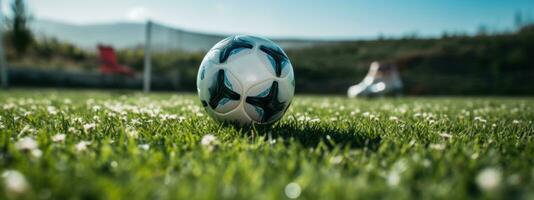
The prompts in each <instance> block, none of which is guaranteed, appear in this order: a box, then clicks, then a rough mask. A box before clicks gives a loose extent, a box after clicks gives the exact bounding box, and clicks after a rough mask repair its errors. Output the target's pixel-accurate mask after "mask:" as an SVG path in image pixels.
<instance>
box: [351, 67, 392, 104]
mask: <svg viewBox="0 0 534 200" xmlns="http://www.w3.org/2000/svg"><path fill="white" fill-rule="evenodd" d="M401 91H402V81H401V78H400V75H399V71H398V70H397V67H396V66H395V65H392V64H382V63H379V62H376V61H375V62H373V63H371V67H370V68H369V72H368V73H367V75H366V76H365V78H364V79H363V81H362V82H360V83H358V84H356V85H353V86H351V87H349V90H348V91H347V94H348V96H349V97H350V98H354V97H361V96H363V97H374V96H386V95H400V94H401Z"/></svg>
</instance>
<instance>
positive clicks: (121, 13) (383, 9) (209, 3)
mask: <svg viewBox="0 0 534 200" xmlns="http://www.w3.org/2000/svg"><path fill="white" fill-rule="evenodd" d="M3 1H4V2H3V3H4V4H5V3H6V1H8V0H3ZM9 1H11V0H9ZM28 2H29V7H30V9H31V11H32V13H33V16H34V17H35V18H46V19H54V20H60V21H66V22H71V23H77V24H91V23H102V22H117V21H144V19H146V18H150V19H152V20H154V21H157V22H161V23H164V24H168V25H172V26H175V27H181V28H185V29H188V30H194V31H201V32H212V33H247V34H258V35H264V36H269V37H306V38H366V37H368V38H372V37H376V36H378V35H384V36H402V35H406V34H410V33H417V34H418V35H422V36H438V35H441V34H442V33H443V31H448V32H468V33H474V32H476V30H477V29H478V28H479V27H480V25H485V26H487V27H489V28H490V29H496V30H504V29H512V28H513V27H514V14H515V13H516V12H517V11H522V12H523V13H530V15H531V16H532V18H534V1H533V0H515V1H514V0H510V1H504V0H503V1H497V0H484V1H483V0H456V1H452V0H450V1H444V0H403V1H401V0H396V1H394V0H373V1H371V0H369V1H363V0H362V1H360V0H329V1H326V0H325V1H319V0H315V1H314V0H308V1H306V0H287V1H284V0H269V1H267V0H266V1H255V0H195V1H185V0H184V1H181V0H28ZM4 7H5V5H4ZM527 15H528V14H527Z"/></svg>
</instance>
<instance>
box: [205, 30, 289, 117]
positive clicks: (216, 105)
mask: <svg viewBox="0 0 534 200" xmlns="http://www.w3.org/2000/svg"><path fill="white" fill-rule="evenodd" d="M197 90H198V95H199V97H200V101H201V103H202V106H203V107H204V108H205V110H206V111H207V113H208V114H209V115H210V116H211V117H213V118H214V119H216V120H217V121H221V122H230V123H237V124H240V125H249V124H252V123H256V124H270V123H273V122H275V121H277V120H279V119H280V118H282V116H283V115H284V113H285V111H286V110H287V108H288V107H289V105H290V103H291V100H292V99H293V95H294V92H295V76H294V74H293V67H292V66H291V62H290V61H289V58H288V57H287V55H286V54H285V53H284V51H283V50H282V48H280V47H279V46H278V45H276V44H275V43H274V42H272V41H270V40H268V39H266V38H262V37H256V36H248V35H238V36H232V37H228V38H226V39H224V40H222V41H220V42H219V43H217V44H215V46H213V47H212V48H211V49H210V50H209V52H208V53H207V54H206V56H205V57H204V59H203V60H202V63H201V64H200V68H199V71H198V75H197Z"/></svg>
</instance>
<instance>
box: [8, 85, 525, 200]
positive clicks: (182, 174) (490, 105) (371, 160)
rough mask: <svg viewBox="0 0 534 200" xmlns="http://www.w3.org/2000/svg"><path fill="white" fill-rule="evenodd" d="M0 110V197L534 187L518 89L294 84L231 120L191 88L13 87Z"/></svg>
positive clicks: (446, 193) (438, 194) (493, 192)
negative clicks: (252, 121)
mask: <svg viewBox="0 0 534 200" xmlns="http://www.w3.org/2000/svg"><path fill="white" fill-rule="evenodd" d="M0 117H1V118H0V172H1V173H2V177H3V178H2V179H3V180H2V182H0V186H2V190H1V192H0V199H5V198H29V199H70V198H80V199H101V198H108V199H125V198H130V199H189V198H194V199H213V198H216V199H284V198H290V197H292V198H294V197H298V198H301V199H355V198H371V199H377V198H390V199H413V198H446V199H466V198H512V199H513V198H525V199H532V198H534V167H533V166H534V157H533V156H534V138H533V137H534V122H533V120H534V99H531V98H400V99H370V100H349V99H346V98H343V97H317V96H297V97H296V98H295V99H294V101H293V104H292V106H291V108H290V109H289V111H288V113H286V115H285V116H284V118H283V119H282V120H281V121H280V122H278V123H276V124H274V125H272V126H270V127H252V128H246V129H242V128H238V127H233V126H224V125H221V124H219V123H216V122H214V121H213V120H211V119H209V117H208V116H207V114H206V113H205V112H204V111H203V109H202V108H201V107H200V102H199V101H198V99H197V96H196V95H193V94H151V95H144V94H139V93H117V92H97V91H85V92H74V91H40V92H39V91H24V90H14V91H9V92H5V91H2V92H1V93H0ZM206 135H213V136H214V137H211V136H206Z"/></svg>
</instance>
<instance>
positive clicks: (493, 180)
mask: <svg viewBox="0 0 534 200" xmlns="http://www.w3.org/2000/svg"><path fill="white" fill-rule="evenodd" d="M501 176H502V175H501V171H499V170H498V169H495V168H486V169H484V170H482V171H480V173H478V175H477V178H476V182H477V184H478V187H480V189H482V190H484V191H492V190H495V189H496V188H497V187H499V185H500V184H501V178H502V177H501Z"/></svg>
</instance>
